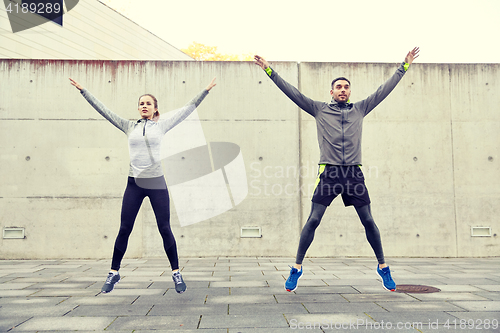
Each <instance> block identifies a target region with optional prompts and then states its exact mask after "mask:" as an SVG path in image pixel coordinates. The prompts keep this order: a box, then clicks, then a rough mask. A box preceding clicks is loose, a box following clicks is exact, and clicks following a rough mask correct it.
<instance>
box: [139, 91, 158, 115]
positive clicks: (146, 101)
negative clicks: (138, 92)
mask: <svg viewBox="0 0 500 333" xmlns="http://www.w3.org/2000/svg"><path fill="white" fill-rule="evenodd" d="M138 110H139V114H140V115H141V118H142V119H152V118H153V114H154V113H155V112H156V111H158V109H155V101H154V100H153V98H151V96H142V97H141V98H140V99H139V109H138Z"/></svg>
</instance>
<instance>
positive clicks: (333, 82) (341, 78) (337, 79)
mask: <svg viewBox="0 0 500 333" xmlns="http://www.w3.org/2000/svg"><path fill="white" fill-rule="evenodd" d="M340 80H345V81H347V82H349V85H351V81H349V80H348V79H346V78H345V77H343V76H341V77H338V78H336V79H334V80H333V81H332V89H333V85H334V84H335V82H337V81H340Z"/></svg>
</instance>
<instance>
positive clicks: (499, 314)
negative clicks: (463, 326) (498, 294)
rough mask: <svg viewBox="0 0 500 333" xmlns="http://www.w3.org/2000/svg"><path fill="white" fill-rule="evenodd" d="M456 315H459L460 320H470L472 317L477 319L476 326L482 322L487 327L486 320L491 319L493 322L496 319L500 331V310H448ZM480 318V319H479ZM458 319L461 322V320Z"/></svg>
mask: <svg viewBox="0 0 500 333" xmlns="http://www.w3.org/2000/svg"><path fill="white" fill-rule="evenodd" d="M448 313H449V314H451V315H452V316H454V317H457V318H458V319H459V320H462V319H463V320H466V321H469V320H471V319H473V320H475V324H476V326H479V325H480V324H482V326H483V328H486V326H485V324H486V321H485V320H489V322H488V323H489V324H491V323H492V321H493V320H496V321H497V322H496V323H497V324H498V325H497V326H498V327H497V332H499V331H500V311H480V312H475V311H464V312H453V311H451V312H448ZM478 319H479V320H478ZM459 320H458V321H457V322H458V323H460V321H459Z"/></svg>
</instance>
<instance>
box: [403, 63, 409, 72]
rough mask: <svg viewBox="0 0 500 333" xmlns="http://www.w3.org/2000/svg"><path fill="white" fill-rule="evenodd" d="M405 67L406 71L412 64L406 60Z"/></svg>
mask: <svg viewBox="0 0 500 333" xmlns="http://www.w3.org/2000/svg"><path fill="white" fill-rule="evenodd" d="M403 67H404V69H405V72H406V71H407V70H408V67H410V64H409V63H407V62H405V64H404V65H403Z"/></svg>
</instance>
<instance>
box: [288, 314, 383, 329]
mask: <svg viewBox="0 0 500 333" xmlns="http://www.w3.org/2000/svg"><path fill="white" fill-rule="evenodd" d="M285 317H286V319H287V321H288V323H289V324H290V329H292V330H301V329H300V328H301V327H303V328H302V330H307V331H309V330H310V329H312V328H315V329H318V328H322V329H323V330H325V331H328V330H332V329H333V330H339V329H340V330H342V331H343V330H344V329H343V327H342V324H344V326H345V327H349V325H353V324H358V326H359V327H362V328H364V324H365V323H366V321H370V322H373V321H372V320H371V318H370V317H368V316H367V315H366V314H364V313H362V312H358V313H355V312H349V313H317V314H292V315H286V316H285ZM337 327H338V328H337Z"/></svg>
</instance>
